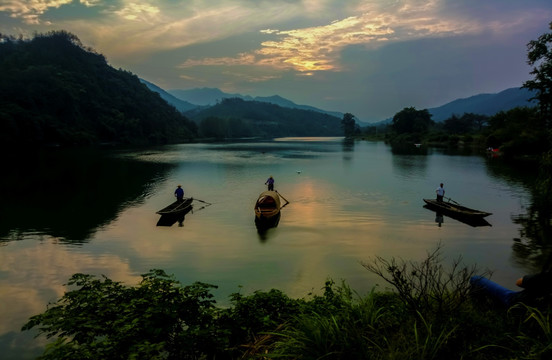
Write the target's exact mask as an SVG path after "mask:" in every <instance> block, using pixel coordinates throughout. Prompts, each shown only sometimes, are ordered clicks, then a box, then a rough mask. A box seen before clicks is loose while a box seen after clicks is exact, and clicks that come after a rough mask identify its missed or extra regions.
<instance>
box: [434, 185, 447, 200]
mask: <svg viewBox="0 0 552 360" xmlns="http://www.w3.org/2000/svg"><path fill="white" fill-rule="evenodd" d="M435 192H436V193H437V201H439V202H443V197H444V196H445V189H444V188H443V183H441V185H439V187H438V188H437V190H435Z"/></svg>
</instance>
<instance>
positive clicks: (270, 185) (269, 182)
mask: <svg viewBox="0 0 552 360" xmlns="http://www.w3.org/2000/svg"><path fill="white" fill-rule="evenodd" d="M265 185H268V191H273V190H274V178H273V177H272V176H270V177H269V178H268V180H266V182H265Z"/></svg>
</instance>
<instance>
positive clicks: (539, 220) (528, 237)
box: [512, 191, 552, 273]
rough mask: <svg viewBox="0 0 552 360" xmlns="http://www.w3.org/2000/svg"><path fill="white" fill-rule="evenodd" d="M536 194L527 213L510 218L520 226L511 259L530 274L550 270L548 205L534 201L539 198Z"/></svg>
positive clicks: (551, 235) (551, 232)
mask: <svg viewBox="0 0 552 360" xmlns="http://www.w3.org/2000/svg"><path fill="white" fill-rule="evenodd" d="M536 192H538V191H535V192H534V193H533V202H532V203H531V205H530V206H529V207H528V209H527V213H526V214H520V215H518V216H513V217H512V220H513V222H514V223H516V224H518V225H520V226H521V227H520V230H519V233H520V238H515V239H514V243H513V245H512V253H513V258H514V260H515V261H516V263H518V264H520V265H522V266H524V267H525V268H526V269H527V270H528V272H531V273H537V272H540V271H547V270H550V269H552V223H551V221H550V219H551V218H552V216H551V209H550V204H542V203H540V202H539V201H535V199H534V198H535V196H540V193H539V194H535V193H536ZM539 203H540V204H539Z"/></svg>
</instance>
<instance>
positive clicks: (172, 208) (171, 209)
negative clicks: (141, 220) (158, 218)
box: [156, 198, 194, 215]
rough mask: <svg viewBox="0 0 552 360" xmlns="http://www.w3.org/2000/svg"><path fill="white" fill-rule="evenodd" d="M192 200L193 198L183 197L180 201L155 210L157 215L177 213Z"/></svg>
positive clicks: (184, 209)
mask: <svg viewBox="0 0 552 360" xmlns="http://www.w3.org/2000/svg"><path fill="white" fill-rule="evenodd" d="M192 201H194V198H184V199H182V200H181V201H180V200H177V201H175V202H173V203H172V204H170V205H169V206H166V207H164V208H163V209H161V210H159V211H157V212H156V214H159V215H178V214H179V213H182V212H184V211H186V210H189V208H190V207H191V206H192Z"/></svg>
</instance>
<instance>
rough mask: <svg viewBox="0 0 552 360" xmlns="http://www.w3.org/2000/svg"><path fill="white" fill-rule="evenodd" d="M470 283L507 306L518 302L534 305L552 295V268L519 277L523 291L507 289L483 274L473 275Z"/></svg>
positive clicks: (517, 283) (518, 282) (518, 281)
mask: <svg viewBox="0 0 552 360" xmlns="http://www.w3.org/2000/svg"><path fill="white" fill-rule="evenodd" d="M470 285H471V286H472V288H474V289H475V290H476V291H480V292H482V293H483V294H485V295H488V296H490V297H492V298H494V299H495V300H498V301H499V302H501V303H502V304H503V305H506V306H512V305H514V304H516V303H518V302H523V303H525V304H528V305H533V304H535V303H536V302H537V301H538V300H539V299H542V298H545V297H550V296H552V270H548V271H543V272H541V273H538V274H532V275H525V276H523V277H521V278H519V279H518V280H517V281H516V285H517V286H519V287H521V288H523V290H521V291H513V290H510V289H507V288H505V287H503V286H502V285H499V284H497V283H495V282H494V281H491V280H489V279H487V278H484V277H483V276H472V277H471V279H470Z"/></svg>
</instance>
